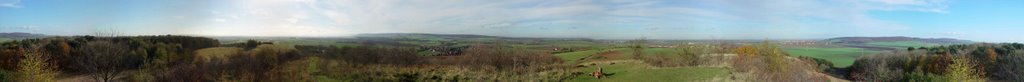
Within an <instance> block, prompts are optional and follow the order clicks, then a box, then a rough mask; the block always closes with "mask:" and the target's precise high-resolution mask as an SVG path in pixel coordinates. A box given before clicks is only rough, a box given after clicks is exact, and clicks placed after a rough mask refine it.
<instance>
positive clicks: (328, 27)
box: [0, 0, 1024, 42]
mask: <svg viewBox="0 0 1024 82" xmlns="http://www.w3.org/2000/svg"><path fill="white" fill-rule="evenodd" d="M1020 4H1024V1H1022V0H969V1H968V0H0V32H29V33H41V34H49V35H93V34H102V33H113V34H119V35H165V34H175V35H203V36H299V37H345V36H352V35H355V34H362V33H440V34H479V35H495V36H510V37H564V38H595V39H635V38H641V37H643V38H649V39H825V38H832V37H846V36H910V37H924V38H957V39H966V40H974V41H985V42H1024V37H1020V36H1017V35H1016V34H1018V33H1022V32H1021V30H1024V27H1020V26H1024V23H1021V22H1020V21H1024V16H1020V15H1024V5H1020Z"/></svg>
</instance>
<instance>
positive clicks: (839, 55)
mask: <svg viewBox="0 0 1024 82" xmlns="http://www.w3.org/2000/svg"><path fill="white" fill-rule="evenodd" d="M783 51H785V52H786V53H789V55H790V56H794V57H798V56H807V57H813V58H821V59H825V60H828V61H830V62H832V63H833V64H834V65H835V66H836V67H847V66H850V65H852V64H853V62H854V60H856V59H857V57H860V56H862V55H867V54H875V53H878V51H871V50H865V49H861V48H825V47H791V48H783Z"/></svg>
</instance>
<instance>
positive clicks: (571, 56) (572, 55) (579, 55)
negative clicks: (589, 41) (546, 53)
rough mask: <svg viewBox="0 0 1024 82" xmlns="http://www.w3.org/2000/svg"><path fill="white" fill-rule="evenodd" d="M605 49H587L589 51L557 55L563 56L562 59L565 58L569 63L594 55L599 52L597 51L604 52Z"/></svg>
mask: <svg viewBox="0 0 1024 82" xmlns="http://www.w3.org/2000/svg"><path fill="white" fill-rule="evenodd" d="M604 51H606V50H604V49H595V50H587V51H577V52H568V53H560V54H555V56H557V57H558V58H562V60H565V62H567V63H575V62H576V61H577V60H580V59H583V58H584V57H587V56H590V55H594V54H597V53H601V52H604Z"/></svg>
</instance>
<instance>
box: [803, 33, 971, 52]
mask: <svg viewBox="0 0 1024 82" xmlns="http://www.w3.org/2000/svg"><path fill="white" fill-rule="evenodd" d="M823 42H827V43H830V44H839V45H844V46H848V47H857V48H866V49H872V50H893V49H902V48H906V47H928V46H938V45H953V44H969V43H973V41H969V40H959V39H952V38H916V37H904V36H894V37H839V38H831V39H825V40H823Z"/></svg>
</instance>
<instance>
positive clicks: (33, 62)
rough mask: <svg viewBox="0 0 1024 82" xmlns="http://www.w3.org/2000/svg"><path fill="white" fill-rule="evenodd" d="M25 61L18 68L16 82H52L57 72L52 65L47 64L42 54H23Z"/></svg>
mask: <svg viewBox="0 0 1024 82" xmlns="http://www.w3.org/2000/svg"><path fill="white" fill-rule="evenodd" d="M25 56H26V57H25V59H24V60H22V61H21V62H20V63H19V64H18V66H19V69H18V73H19V74H18V81H22V82H53V81H55V78H56V76H57V74H58V72H57V71H56V70H55V68H53V64H50V63H48V62H47V61H48V60H49V59H47V58H46V57H45V56H44V55H43V54H38V53H29V54H25Z"/></svg>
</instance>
